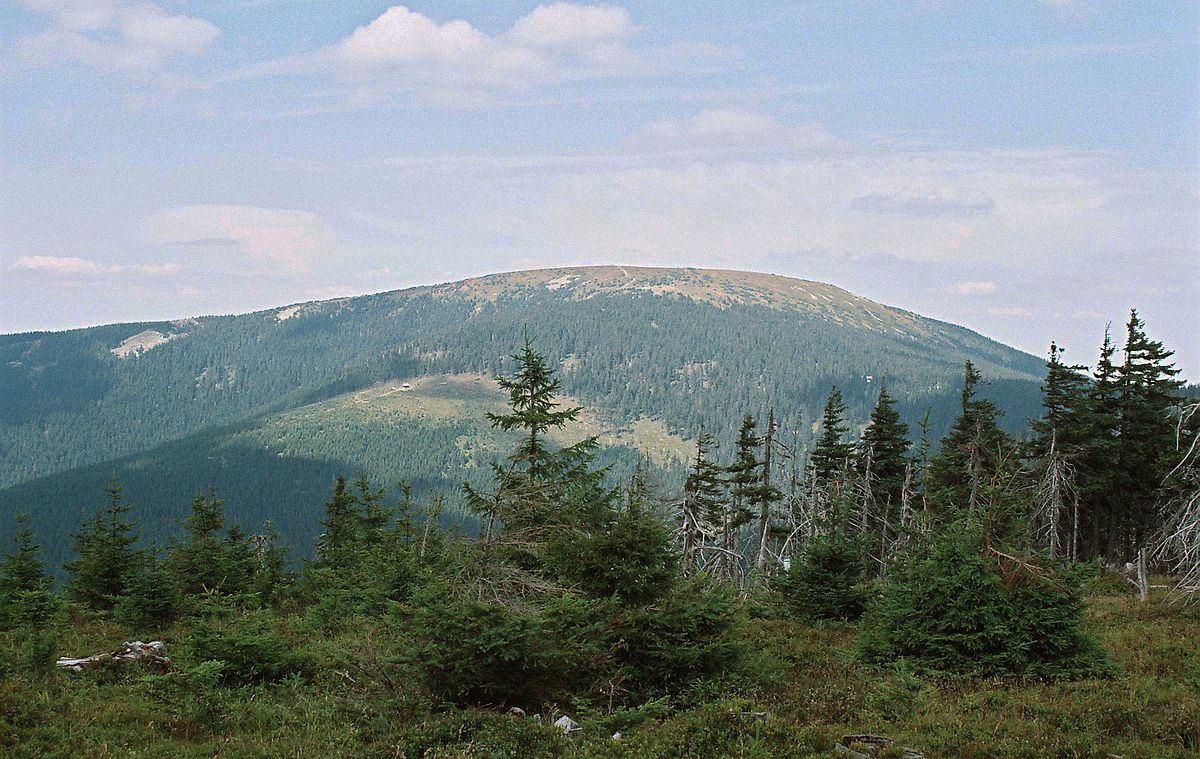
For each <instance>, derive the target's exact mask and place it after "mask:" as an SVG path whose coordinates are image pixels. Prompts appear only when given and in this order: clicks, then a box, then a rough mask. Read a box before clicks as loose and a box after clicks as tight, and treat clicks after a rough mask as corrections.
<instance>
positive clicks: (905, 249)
mask: <svg viewBox="0 0 1200 759" xmlns="http://www.w3.org/2000/svg"><path fill="white" fill-rule="evenodd" d="M791 129H794V127H789V126H787V125H784V124H780V123H779V122H777V121H776V120H774V119H771V118H769V117H766V116H763V115H761V114H756V113H751V112H719V111H713V112H705V113H702V114H697V115H696V117H694V118H691V119H680V120H677V121H672V122H666V123H664V122H659V123H657V124H655V125H652V126H651V127H649V128H648V129H647V130H645V131H644V132H643V134H642V135H641V136H639V138H638V139H639V140H642V139H646V138H647V135H649V134H654V135H657V136H658V137H659V139H660V140H661V139H663V138H665V137H666V136H668V135H670V136H671V137H672V140H671V141H669V144H671V145H672V146H674V148H675V149H674V150H661V151H658V152H652V151H642V152H640V153H639V152H637V151H629V150H626V151H622V152H620V153H616V154H614V155H615V157H614V158H613V160H609V161H604V160H601V158H600V157H590V158H589V159H588V160H586V161H582V160H578V159H574V160H570V159H572V158H574V157H570V156H567V157H564V158H565V159H568V160H564V161H563V163H562V164H561V165H558V166H556V165H555V163H554V162H553V161H551V160H549V158H544V159H542V161H541V165H542V166H543V168H542V169H541V170H539V171H528V172H525V173H524V174H522V175H521V176H522V177H523V178H522V179H521V181H524V182H526V183H527V185H528V186H525V187H522V190H521V192H519V193H512V195H513V199H512V200H509V201H503V200H502V201H500V202H499V207H498V208H490V209H486V210H484V211H482V212H481V213H480V214H479V216H478V217H477V218H476V219H474V220H472V221H471V222H470V223H471V224H473V225H476V226H478V227H479V228H480V229H484V228H486V229H487V230H488V231H487V232H485V233H480V234H479V238H480V239H481V240H486V239H489V237H488V235H489V234H490V235H492V236H493V238H494V236H500V237H502V238H503V239H505V240H507V241H510V244H512V245H513V246H514V247H517V248H524V249H526V250H540V251H561V252H562V254H564V255H570V256H572V257H574V258H576V259H579V260H586V261H612V260H624V261H635V260H641V261H645V262H647V263H652V262H653V263H659V264H664V265H673V264H695V265H720V266H732V267H735V268H737V267H745V266H752V265H754V264H755V262H757V261H762V260H764V259H765V258H766V257H770V256H775V255H786V254H790V253H794V252H796V251H803V250H812V249H822V250H826V251H829V252H830V255H832V256H838V257H842V258H853V257H870V256H891V257H895V258H899V259H904V260H909V261H918V262H944V263H955V264H962V265H963V266H977V265H981V264H985V263H987V262H997V263H1005V264H1011V265H1022V262H1024V263H1035V262H1047V261H1055V260H1060V259H1065V258H1067V257H1069V256H1072V255H1085V254H1087V253H1088V252H1089V251H1096V250H1111V249H1115V248H1117V247H1119V246H1121V245H1127V244H1129V243H1130V242H1131V241H1132V240H1133V237H1134V234H1135V232H1134V230H1135V229H1137V228H1141V227H1135V226H1134V225H1133V224H1132V222H1131V221H1129V220H1127V219H1124V218H1123V216H1122V213H1119V212H1118V211H1117V210H1115V209H1113V208H1110V207H1109V204H1108V203H1107V201H1108V199H1109V198H1110V197H1112V195H1113V194H1114V193H1117V192H1121V191H1122V188H1126V189H1127V188H1128V187H1129V185H1130V183H1131V182H1136V179H1134V178H1131V177H1130V176H1129V175H1128V173H1127V172H1124V171H1122V170H1121V169H1120V168H1119V167H1116V166H1114V165H1112V164H1109V163H1106V162H1104V161H1102V160H1100V159H1097V158H1092V157H1089V156H1087V155H1081V154H1074V153H1067V152H1063V151H1026V152H1012V151H1007V152H1000V151H940V152H939V151H930V150H927V149H913V150H909V149H904V148H895V149H881V148H879V147H878V146H870V147H857V146H854V145H848V144H845V143H837V142H836V140H835V144H838V145H839V147H838V149H837V150H832V151H822V150H801V149H794V148H793V149H790V150H789V149H786V148H781V147H777V146H778V145H781V144H786V143H783V142H779V141H775V142H772V140H771V139H767V137H766V136H768V135H769V136H772V139H774V138H775V137H777V136H778V135H780V134H786V133H788V132H789V131H790V130H791ZM814 129H817V128H814ZM830 139H831V140H833V139H834V138H830ZM739 141H743V142H742V143H741V144H749V145H757V144H761V145H763V146H764V147H763V149H762V150H753V149H724V148H722V147H721V145H722V144H730V143H733V144H735V145H737V144H739ZM639 144H640V143H639ZM496 170H501V169H499V168H497V169H496ZM509 181H516V178H515V177H510V178H509ZM865 214H869V217H868V216H865ZM1143 216H1144V215H1143ZM493 220H502V221H503V223H504V226H503V228H502V227H501V223H500V221H493ZM489 225H490V226H489ZM1142 226H1143V227H1144V225H1142ZM1162 234H1163V235H1173V234H1177V233H1174V232H1166V231H1164V232H1163V233H1162ZM979 279H983V278H979ZM975 294H979V292H977V293H975Z"/></svg>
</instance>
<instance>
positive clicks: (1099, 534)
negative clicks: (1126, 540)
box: [1076, 329, 1121, 559]
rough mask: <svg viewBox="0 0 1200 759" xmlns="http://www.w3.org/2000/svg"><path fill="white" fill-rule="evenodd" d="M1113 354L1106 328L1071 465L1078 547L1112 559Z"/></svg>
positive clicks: (1116, 428) (1116, 419) (1116, 412)
mask: <svg viewBox="0 0 1200 759" xmlns="http://www.w3.org/2000/svg"><path fill="white" fill-rule="evenodd" d="M1115 353H1116V346H1114V345H1113V342H1112V336H1111V333H1110V330H1108V329H1105V330H1104V342H1103V343H1102V345H1101V347H1100V356H1099V358H1098V360H1097V362H1096V368H1095V370H1094V371H1093V372H1092V383H1091V386H1090V388H1089V389H1088V392H1087V398H1086V402H1085V409H1086V416H1085V418H1084V428H1085V434H1084V436H1083V442H1082V444H1081V445H1080V450H1079V453H1078V463H1077V465H1076V472H1077V474H1076V477H1077V485H1076V487H1077V489H1078V492H1079V500H1080V503H1081V513H1080V531H1081V535H1082V537H1083V539H1084V543H1085V546H1084V548H1083V549H1082V550H1081V551H1080V552H1079V556H1080V557H1081V558H1095V557H1097V556H1108V557H1109V558H1113V559H1115V556H1114V552H1115V551H1116V550H1117V545H1116V543H1115V537H1116V535H1117V529H1116V524H1117V511H1118V503H1119V500H1118V496H1119V494H1118V490H1117V488H1118V480H1119V477H1118V472H1117V459H1118V455H1119V445H1120V441H1119V435H1120V427H1121V418H1120V391H1119V390H1118V388H1117V367H1116V364H1115V363H1114V362H1113V356H1114V354H1115Z"/></svg>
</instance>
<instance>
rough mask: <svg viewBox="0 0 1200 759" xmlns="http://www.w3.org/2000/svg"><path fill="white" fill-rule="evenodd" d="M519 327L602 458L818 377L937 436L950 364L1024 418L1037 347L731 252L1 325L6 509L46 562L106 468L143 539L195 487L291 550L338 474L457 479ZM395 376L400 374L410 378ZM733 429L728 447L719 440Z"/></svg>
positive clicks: (483, 437)
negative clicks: (42, 329)
mask: <svg viewBox="0 0 1200 759" xmlns="http://www.w3.org/2000/svg"><path fill="white" fill-rule="evenodd" d="M526 331H527V332H528V334H529V335H530V337H531V338H532V339H533V340H534V342H535V344H536V347H537V349H538V350H539V351H541V352H543V353H545V354H546V355H547V356H549V357H550V358H551V359H552V360H553V361H555V362H558V365H559V366H560V367H561V373H562V381H563V391H564V393H566V394H568V395H569V396H570V397H571V398H572V399H574V400H576V401H577V402H579V403H580V404H583V405H584V406H586V407H587V409H588V410H589V415H588V419H587V421H586V422H585V423H584V424H583V425H582V426H581V427H580V428H579V429H577V430H575V431H573V432H572V434H575V435H579V436H581V435H583V434H585V433H597V434H602V435H603V436H604V440H605V442H607V443H608V444H609V446H610V450H609V451H608V452H607V454H606V459H607V460H608V461H610V462H612V463H613V464H614V467H615V469H614V471H616V472H618V473H620V472H622V471H625V470H626V469H627V468H629V467H631V466H632V462H633V460H635V459H636V458H637V457H638V451H641V452H645V453H650V454H651V458H652V459H653V460H654V461H655V462H656V463H657V465H659V466H660V467H661V468H663V470H664V471H666V472H667V477H668V479H669V478H670V472H671V470H672V468H673V467H674V466H675V464H677V462H678V461H680V460H681V459H683V458H685V457H686V453H687V449H688V445H689V443H688V441H689V440H691V439H693V438H694V437H695V434H696V432H697V430H698V429H699V427H700V426H701V425H704V426H705V427H706V428H708V429H709V430H711V431H714V432H715V433H717V434H718V435H719V436H721V437H723V439H724V440H725V441H730V440H731V438H732V435H733V430H734V428H735V427H736V425H737V423H738V422H739V421H740V418H741V416H742V414H743V413H752V414H755V415H765V413H766V410H767V409H768V408H773V409H774V410H775V412H776V417H777V418H778V419H779V420H780V422H781V429H782V430H783V435H784V436H785V438H786V439H788V440H789V441H791V442H793V443H794V444H795V445H796V446H797V447H798V448H803V446H804V445H805V444H807V442H808V441H809V440H810V438H811V437H812V434H813V432H814V429H815V424H816V422H817V420H818V418H819V415H820V410H821V405H822V404H823V402H824V399H825V397H826V395H827V394H828V392H829V389H830V386H831V385H834V384H836V385H837V386H838V387H839V388H840V389H841V390H842V392H843V394H844V395H845V396H846V399H847V403H848V406H849V415H850V418H851V420H852V421H853V422H855V423H862V422H864V421H865V420H866V417H867V414H868V413H869V411H870V409H871V407H872V405H873V404H874V400H875V396H876V394H877V392H878V388H879V386H880V385H881V384H883V383H886V384H887V387H888V389H889V391H890V392H891V393H892V394H893V395H895V396H897V397H898V399H899V401H900V408H901V410H902V413H903V414H904V416H905V418H906V420H907V421H908V422H909V423H910V424H911V425H913V429H914V432H915V431H916V423H917V422H918V421H919V420H920V419H921V418H922V417H923V416H924V414H925V413H926V410H929V411H930V429H931V434H933V435H934V436H935V439H936V437H937V436H940V434H941V431H943V430H944V429H945V428H946V426H947V425H948V423H949V421H950V420H951V419H952V418H953V416H954V414H955V409H956V405H957V392H958V377H959V376H960V375H961V370H962V362H963V361H964V360H967V359H970V360H971V361H973V362H975V364H976V365H977V366H978V367H979V368H980V370H981V371H982V373H983V375H984V377H985V378H987V379H988V380H989V384H988V387H987V388H986V389H985V392H984V394H985V395H988V396H989V397H991V398H993V399H994V400H995V401H996V402H997V403H998V404H999V405H1000V406H1001V408H1003V409H1005V410H1006V411H1007V416H1006V417H1005V421H1006V424H1007V426H1008V427H1009V429H1011V430H1014V431H1020V430H1022V429H1023V428H1024V426H1025V420H1026V418H1027V417H1028V416H1030V415H1032V414H1035V413H1037V411H1038V382H1039V379H1040V376H1041V374H1042V363H1041V361H1040V359H1037V358H1035V357H1033V356H1030V355H1028V354H1025V353H1022V352H1020V351H1017V350H1014V349H1012V348H1009V347H1007V346H1005V345H1002V344H1000V343H998V342H995V341H993V340H990V339H988V338H986V337H983V336H981V335H979V334H977V333H975V332H972V331H970V330H967V329H964V328H962V327H959V326H955V325H952V324H947V323H944V322H940V321H936V320H933V319H928V318H925V317H922V316H919V315H917V314H913V313H910V312H908V311H904V310H901V309H897V308H892V307H889V306H884V305H880V304H878V303H874V302H872V301H869V300H867V299H865V298H861V297H858V296H856V295H853V294H851V293H849V292H846V291H845V290H842V289H840V288H837V287H833V286H831V285H827V284H821V283H817V282H810V281H805V280H799V279H792V278H788V277H781V276H775V275H768V274H758V273H751V272H737V271H716V270H703V269H654V268H641V267H613V266H610V267H586V268H564V269H546V270H538V271H522V272H512V273H506V274H496V275H492V276H487V277H481V278H477V279H468V280H464V281H461V282H453V283H448V284H443V285H435V286H429V287H416V288H411V289H407V290H400V291H394V292H387V293H380V294H375V295H365V296H360V297H353V298H337V299H333V300H327V301H318V302H310V303H298V304H292V305H289V306H286V307H281V308H276V309H271V310H268V311H260V312H256V313H251V314H244V315H237V316H210V317H200V318H192V319H182V320H178V321H169V322H144V323H135V324H117V325H106V326H101V327H92V328H87V329H78V330H70V331H66V332H54V333H26V334H16V335H3V336H0V488H3V489H2V490H0V510H3V513H4V515H5V516H4V519H3V520H2V521H3V526H2V527H0V529H4V530H7V529H8V528H9V526H10V524H11V521H12V520H11V514H13V513H16V512H18V511H30V512H32V513H33V514H34V516H35V518H34V525H35V527H36V528H37V529H38V531H39V535H41V536H42V540H43V542H44V543H45V544H46V545H47V548H48V553H49V555H50V557H51V558H52V559H60V558H61V557H62V556H63V555H64V550H65V548H64V546H65V545H66V542H67V535H69V533H70V532H71V531H72V530H73V529H74V528H75V527H76V525H77V524H78V517H79V515H80V513H81V512H82V511H90V509H91V508H93V507H94V504H95V503H96V502H97V500H98V499H99V497H100V496H101V495H102V490H103V485H104V483H105V482H106V481H107V479H108V477H109V476H110V474H111V472H113V471H114V470H115V471H117V472H118V474H119V475H120V476H121V478H122V479H123V480H124V481H125V482H126V485H127V490H128V493H129V495H130V496H131V500H133V501H134V502H135V503H136V504H137V510H138V513H140V514H141V516H142V521H143V525H144V527H145V531H146V533H147V534H148V535H150V536H152V537H153V536H160V535H162V534H164V532H165V531H167V530H168V529H169V525H170V522H171V519H172V518H174V517H177V516H179V515H180V514H181V513H182V512H183V511H184V509H185V508H186V504H187V501H188V497H189V495H191V494H194V493H195V491H196V490H197V489H199V488H201V487H203V486H205V485H206V484H208V483H214V484H216V485H217V487H218V488H219V490H220V491H221V492H222V494H223V495H225V496H226V497H227V499H228V500H229V508H230V512H231V513H232V514H233V515H234V516H235V517H238V518H240V519H241V520H242V521H243V523H244V524H245V525H246V526H247V527H248V528H251V529H256V528H257V527H258V526H259V525H260V524H261V522H262V520H263V519H265V518H268V517H271V518H274V519H275V520H276V522H277V523H278V524H279V526H280V527H281V528H282V529H283V531H284V532H285V534H287V535H289V536H290V537H292V539H293V540H295V541H296V542H297V543H298V544H302V545H306V544H307V543H308V541H309V539H310V538H311V537H312V532H313V531H314V530H315V528H316V524H317V515H318V514H319V512H320V509H321V501H322V494H323V492H324V491H325V489H326V488H327V486H328V481H329V479H330V477H331V476H332V475H333V473H334V472H337V471H344V472H346V473H348V474H352V473H354V472H355V471H357V470H359V469H365V470H367V471H370V472H371V473H372V474H373V475H375V476H377V477H378V478H379V479H381V480H382V481H384V482H390V483H394V482H396V481H397V480H398V479H399V478H400V477H407V478H408V479H409V480H410V481H412V483H413V484H414V488H415V489H416V490H417V491H418V492H421V493H438V492H440V493H445V494H448V495H449V496H450V497H451V498H453V494H455V493H456V492H457V484H458V483H459V482H460V481H461V480H462V479H463V478H464V477H468V478H469V477H471V476H475V475H474V474H473V473H477V474H478V475H480V476H482V474H483V472H484V471H485V469H486V466H487V463H488V461H490V460H492V458H494V457H495V456H497V455H500V452H501V451H502V450H503V449H504V446H505V445H507V441H506V439H505V437H504V436H503V435H501V434H500V433H496V432H494V431H490V430H488V429H487V428H486V424H485V422H484V420H483V413H485V412H486V411H487V410H492V409H494V408H498V407H499V405H500V404H501V402H502V397H501V395H500V393H499V391H498V389H497V388H496V387H495V386H494V384H493V382H492V380H491V379H490V378H492V377H494V376H495V375H496V374H499V373H505V372H506V371H508V370H509V368H510V366H511V361H510V354H511V353H512V352H513V351H514V350H515V349H516V348H517V347H518V345H519V344H520V342H521V340H522V339H523V335H524V334H525V333H526ZM405 385H407V387H405ZM727 445H731V443H727Z"/></svg>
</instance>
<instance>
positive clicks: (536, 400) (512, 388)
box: [487, 334, 582, 480]
mask: <svg viewBox="0 0 1200 759" xmlns="http://www.w3.org/2000/svg"><path fill="white" fill-rule="evenodd" d="M513 359H514V360H515V361H516V362H517V366H518V368H517V371H516V373H515V374H514V375H513V376H512V377H497V378H496V381H497V382H498V383H500V387H501V389H503V390H505V391H507V392H508V405H509V409H510V411H509V413H507V414H492V413H489V414H488V415H487V418H488V419H489V420H490V421H491V422H492V426H493V427H498V428H499V429H502V430H505V431H506V432H507V431H510V430H515V429H519V430H521V431H523V432H524V433H525V439H524V440H522V441H521V444H520V445H519V446H518V447H517V450H516V451H515V452H514V453H513V455H512V462H513V463H514V464H516V465H517V466H518V467H520V468H521V469H523V470H524V472H525V474H526V476H527V477H528V478H529V479H531V480H536V479H538V478H539V477H543V476H546V475H547V474H548V473H549V470H550V469H551V464H552V462H553V459H554V456H553V455H552V453H551V452H550V450H549V449H548V448H547V447H546V443H545V435H546V432H547V431H549V430H551V429H561V428H562V427H564V426H566V424H567V423H568V422H571V421H574V420H575V418H576V417H577V416H579V412H580V411H582V409H581V408H579V407H573V408H559V406H560V405H561V404H559V403H558V402H557V401H556V400H555V399H554V396H555V394H556V393H557V392H558V390H559V384H560V383H559V380H558V379H557V378H556V377H555V376H554V371H553V370H552V369H550V367H549V366H548V365H547V364H546V358H545V356H543V355H542V354H540V353H538V352H537V351H535V350H534V349H533V345H532V343H531V342H530V341H529V335H528V334H527V335H526V336H525V346H524V348H523V349H522V351H521V353H519V354H517V355H515V356H513Z"/></svg>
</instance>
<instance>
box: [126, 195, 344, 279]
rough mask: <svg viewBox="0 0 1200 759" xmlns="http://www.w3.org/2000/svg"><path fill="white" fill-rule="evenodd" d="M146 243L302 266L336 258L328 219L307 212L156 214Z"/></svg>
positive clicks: (242, 209) (203, 208)
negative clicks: (228, 251)
mask: <svg viewBox="0 0 1200 759" xmlns="http://www.w3.org/2000/svg"><path fill="white" fill-rule="evenodd" d="M144 234H145V239H146V241H147V242H150V243H152V244H157V245H169V244H202V243H209V244H216V245H225V246H233V247H234V248H235V249H236V251H237V252H238V254H240V255H242V256H245V257H246V258H249V259H258V260H262V261H266V262H270V263H282V264H291V265H296V266H304V265H306V264H307V263H308V262H311V261H313V260H315V259H318V258H323V257H326V256H328V255H330V254H333V253H335V252H336V245H335V244H334V241H333V239H332V237H331V235H330V234H329V231H328V229H327V227H326V224H325V221H324V219H322V218H321V217H320V216H318V215H317V214H314V213H310V212H308V211H297V210H293V209H286V208H257V207H254V206H238V205H187V206H177V207H175V208H167V209H164V210H162V211H159V212H158V213H156V214H154V216H152V217H151V218H150V219H149V221H147V223H146V225H145V228H144Z"/></svg>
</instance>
